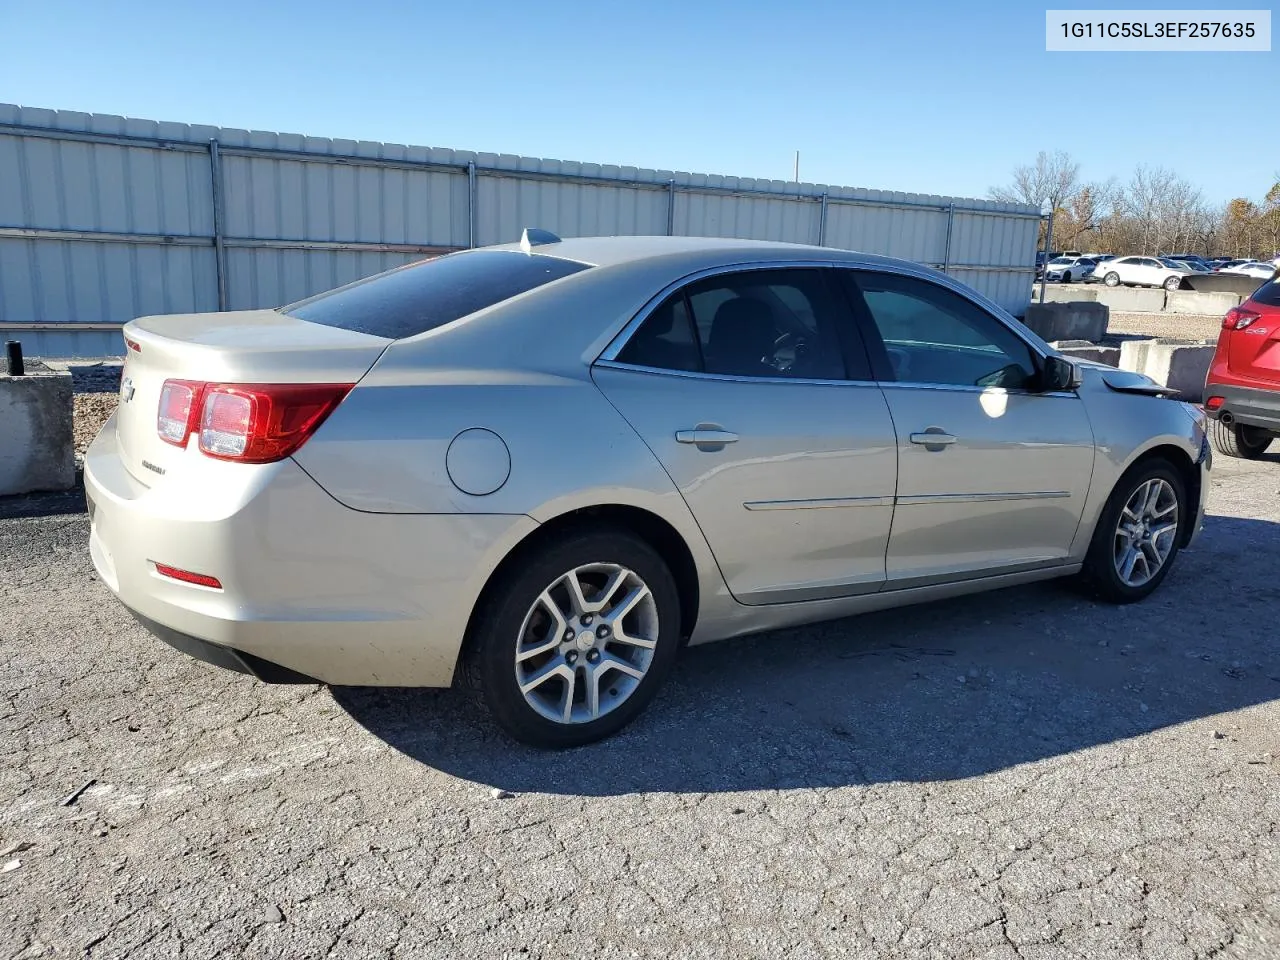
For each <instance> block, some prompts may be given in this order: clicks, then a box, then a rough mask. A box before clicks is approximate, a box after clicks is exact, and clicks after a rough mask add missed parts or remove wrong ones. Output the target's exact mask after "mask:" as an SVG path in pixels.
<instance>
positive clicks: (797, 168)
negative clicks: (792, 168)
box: [796, 150, 800, 183]
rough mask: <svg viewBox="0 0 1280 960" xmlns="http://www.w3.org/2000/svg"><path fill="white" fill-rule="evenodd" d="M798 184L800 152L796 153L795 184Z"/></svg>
mask: <svg viewBox="0 0 1280 960" xmlns="http://www.w3.org/2000/svg"><path fill="white" fill-rule="evenodd" d="M799 182H800V151H799V150H797V151H796V183H799Z"/></svg>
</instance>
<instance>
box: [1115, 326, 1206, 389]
mask: <svg viewBox="0 0 1280 960" xmlns="http://www.w3.org/2000/svg"><path fill="white" fill-rule="evenodd" d="M1215 346H1216V344H1215V343H1214V341H1212V340H1193V341H1188V340H1167V339H1156V340H1128V341H1126V342H1125V343H1124V344H1122V345H1121V347H1120V369H1122V370H1133V371H1135V372H1137V373H1144V374H1146V375H1147V376H1148V377H1150V378H1151V379H1152V380H1154V381H1156V383H1160V384H1163V385H1164V386H1166V387H1170V388H1171V389H1173V390H1176V391H1177V392H1178V394H1179V395H1180V396H1181V397H1182V399H1184V400H1199V399H1200V397H1201V394H1202V393H1203V391H1204V378H1205V375H1206V374H1207V373H1208V372H1209V364H1210V363H1211V362H1212V360H1213V351H1214V347H1215Z"/></svg>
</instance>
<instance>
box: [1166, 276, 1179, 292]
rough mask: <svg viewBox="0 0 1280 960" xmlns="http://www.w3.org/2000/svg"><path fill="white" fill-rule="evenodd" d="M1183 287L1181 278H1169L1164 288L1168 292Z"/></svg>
mask: <svg viewBox="0 0 1280 960" xmlns="http://www.w3.org/2000/svg"><path fill="white" fill-rule="evenodd" d="M1181 286H1182V278H1181V277H1169V278H1168V279H1166V280H1165V282H1164V288H1165V289H1166V290H1177V289H1178V288H1179V287H1181Z"/></svg>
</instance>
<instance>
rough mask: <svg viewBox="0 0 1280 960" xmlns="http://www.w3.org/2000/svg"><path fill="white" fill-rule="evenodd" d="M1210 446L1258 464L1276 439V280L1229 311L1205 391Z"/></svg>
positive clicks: (1279, 350) (1279, 332)
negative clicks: (1210, 437)
mask: <svg viewBox="0 0 1280 960" xmlns="http://www.w3.org/2000/svg"><path fill="white" fill-rule="evenodd" d="M1204 408H1205V410H1206V411H1207V412H1208V415H1209V417H1210V418H1211V419H1212V424H1211V426H1210V429H1209V433H1210V435H1211V436H1212V437H1213V445H1214V447H1216V448H1217V450H1218V451H1219V452H1220V453H1224V454H1226V455H1227V456H1231V457H1244V458H1247V459H1257V458H1258V457H1260V456H1262V455H1263V454H1264V453H1266V452H1267V447H1268V446H1270V444H1271V441H1272V440H1274V439H1275V438H1276V437H1277V436H1280V279H1273V280H1271V281H1269V282H1267V283H1264V284H1263V285H1262V286H1261V287H1259V288H1258V289H1257V290H1255V291H1254V292H1253V293H1252V294H1251V295H1250V297H1249V299H1248V300H1246V301H1245V302H1244V303H1242V304H1241V305H1240V306H1238V307H1234V308H1233V309H1231V310H1229V311H1227V315H1226V316H1225V317H1224V318H1223V320H1222V330H1221V331H1220V332H1219V333H1218V346H1217V348H1216V349H1215V350H1214V354H1213V361H1212V362H1211V363H1210V365H1209V373H1208V376H1207V377H1206V378H1205V385H1204Z"/></svg>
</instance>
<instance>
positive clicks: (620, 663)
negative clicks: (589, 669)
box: [596, 653, 644, 680]
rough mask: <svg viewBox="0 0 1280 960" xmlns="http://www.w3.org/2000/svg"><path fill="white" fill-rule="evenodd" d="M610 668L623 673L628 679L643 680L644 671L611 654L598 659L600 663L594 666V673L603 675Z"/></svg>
mask: <svg viewBox="0 0 1280 960" xmlns="http://www.w3.org/2000/svg"><path fill="white" fill-rule="evenodd" d="M611 668H612V669H614V670H617V671H618V672H619V673H625V674H626V675H627V676H629V677H635V678H636V679H637V680H643V679H644V671H643V670H641V669H640V668H639V667H637V666H636V665H635V664H633V663H629V662H627V661H626V660H623V659H622V658H621V657H619V656H615V655H614V654H612V653H606V654H604V655H602V656H601V657H600V662H599V663H598V664H596V673H598V674H603V673H605V672H606V671H608V670H609V669H611Z"/></svg>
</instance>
